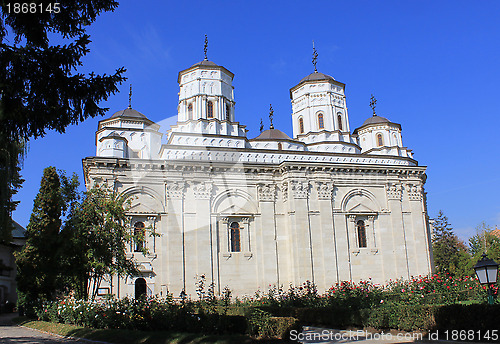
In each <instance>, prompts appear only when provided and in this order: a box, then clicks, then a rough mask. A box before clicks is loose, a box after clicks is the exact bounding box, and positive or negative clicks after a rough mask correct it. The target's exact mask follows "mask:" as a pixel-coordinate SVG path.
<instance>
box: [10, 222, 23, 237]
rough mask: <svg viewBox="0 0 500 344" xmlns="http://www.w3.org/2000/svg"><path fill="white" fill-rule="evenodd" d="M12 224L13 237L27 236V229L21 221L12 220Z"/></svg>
mask: <svg viewBox="0 0 500 344" xmlns="http://www.w3.org/2000/svg"><path fill="white" fill-rule="evenodd" d="M12 222H13V223H12V224H13V225H14V229H13V230H12V238H14V239H15V238H25V237H26V229H24V228H23V226H21V225H20V224H19V223H17V222H16V221H14V220H12Z"/></svg>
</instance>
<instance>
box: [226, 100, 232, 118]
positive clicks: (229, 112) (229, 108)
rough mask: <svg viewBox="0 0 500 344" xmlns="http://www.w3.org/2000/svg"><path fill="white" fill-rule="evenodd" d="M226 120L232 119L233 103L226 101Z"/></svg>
mask: <svg viewBox="0 0 500 344" xmlns="http://www.w3.org/2000/svg"><path fill="white" fill-rule="evenodd" d="M226 121H228V122H230V121H231V105H229V104H228V103H226Z"/></svg>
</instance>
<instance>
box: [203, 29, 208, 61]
mask: <svg viewBox="0 0 500 344" xmlns="http://www.w3.org/2000/svg"><path fill="white" fill-rule="evenodd" d="M203 51H204V52H205V60H208V58H207V51H208V37H207V35H205V46H204V47H203Z"/></svg>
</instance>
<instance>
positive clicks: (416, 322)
mask: <svg viewBox="0 0 500 344" xmlns="http://www.w3.org/2000/svg"><path fill="white" fill-rule="evenodd" d="M259 309H261V310H262V311H265V312H267V313H269V314H271V315H272V316H286V315H287V316H291V317H294V318H296V319H297V320H298V322H299V323H300V324H303V325H318V326H325V327H329V328H337V329H342V328H349V327H373V328H376V329H396V330H402V331H417V330H424V331H434V330H441V331H442V330H464V329H465V330H475V331H478V330H481V331H487V330H492V329H496V328H498V319H500V305H485V304H473V305H442V306H436V305H406V304H387V305H379V306H376V307H372V308H364V309H354V308H344V307H325V308H288V307H259Z"/></svg>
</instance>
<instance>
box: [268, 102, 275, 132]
mask: <svg viewBox="0 0 500 344" xmlns="http://www.w3.org/2000/svg"><path fill="white" fill-rule="evenodd" d="M273 117H274V110H273V105H272V104H269V121H270V122H271V125H270V126H269V129H274V125H273Z"/></svg>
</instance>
